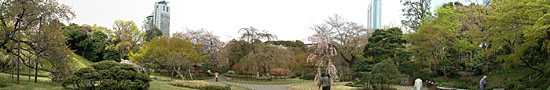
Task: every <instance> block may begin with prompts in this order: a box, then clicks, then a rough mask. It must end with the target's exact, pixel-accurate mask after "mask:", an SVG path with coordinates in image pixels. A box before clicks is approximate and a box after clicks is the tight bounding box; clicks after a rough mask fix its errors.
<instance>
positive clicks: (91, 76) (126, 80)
mask: <svg viewBox="0 0 550 90" xmlns="http://www.w3.org/2000/svg"><path fill="white" fill-rule="evenodd" d="M149 81H151V79H150V78H149V76H148V75H146V74H143V73H139V72H137V71H136V69H135V68H134V67H133V66H132V65H129V64H121V63H117V62H114V61H102V62H98V63H96V64H93V65H92V66H91V67H86V68H82V69H80V70H78V71H77V72H75V73H74V74H73V75H72V76H70V77H69V78H68V79H67V80H64V81H63V83H62V86H63V87H67V86H68V85H72V86H73V87H75V88H77V89H93V90H106V89H109V90H119V89H136V90H145V89H147V88H149Z"/></svg>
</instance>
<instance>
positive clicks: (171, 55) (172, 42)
mask: <svg viewBox="0 0 550 90" xmlns="http://www.w3.org/2000/svg"><path fill="white" fill-rule="evenodd" d="M199 50H200V48H198V46H197V45H196V44H193V43H192V42H191V41H189V40H188V39H181V38H176V37H172V38H168V37H160V38H154V39H152V40H151V41H150V42H145V43H143V45H142V46H141V47H140V49H139V51H137V52H136V53H130V55H129V56H130V60H131V61H132V62H134V63H137V64H139V65H141V66H144V67H145V68H155V69H166V70H170V71H172V72H176V73H177V74H178V75H179V76H180V77H181V79H185V78H184V76H183V70H185V69H186V68H191V66H192V65H193V64H198V63H202V62H204V61H205V58H206V56H205V55H200V54H199V52H198V51H199Z"/></svg>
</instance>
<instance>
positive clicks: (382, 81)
mask: <svg viewBox="0 0 550 90" xmlns="http://www.w3.org/2000/svg"><path fill="white" fill-rule="evenodd" d="M363 76H364V77H363V78H361V80H360V81H361V82H363V83H366V84H370V86H372V88H373V89H380V90H386V89H389V88H390V87H389V84H399V82H400V81H402V78H401V76H402V75H401V73H399V70H398V68H397V66H396V65H395V64H393V60H391V59H385V60H382V61H381V62H380V63H377V64H375V65H374V67H373V69H372V72H370V73H366V74H365V75H363Z"/></svg>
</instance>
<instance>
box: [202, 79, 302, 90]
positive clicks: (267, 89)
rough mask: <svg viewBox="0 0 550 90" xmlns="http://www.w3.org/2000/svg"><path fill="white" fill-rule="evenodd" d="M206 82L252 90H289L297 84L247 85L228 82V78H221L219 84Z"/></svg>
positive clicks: (211, 81) (213, 81) (212, 82)
mask: <svg viewBox="0 0 550 90" xmlns="http://www.w3.org/2000/svg"><path fill="white" fill-rule="evenodd" d="M204 81H206V82H209V83H211V84H218V85H220V84H221V85H238V86H241V87H246V88H250V89H252V90H288V88H289V87H291V86H293V85H296V84H246V83H237V82H229V81H227V80H226V77H223V76H222V77H220V79H219V80H218V82H216V79H208V80H204Z"/></svg>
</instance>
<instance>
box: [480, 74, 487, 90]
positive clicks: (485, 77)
mask: <svg viewBox="0 0 550 90" xmlns="http://www.w3.org/2000/svg"><path fill="white" fill-rule="evenodd" d="M486 79H487V76H483V78H481V80H479V90H485V87H486V86H487V80H486Z"/></svg>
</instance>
